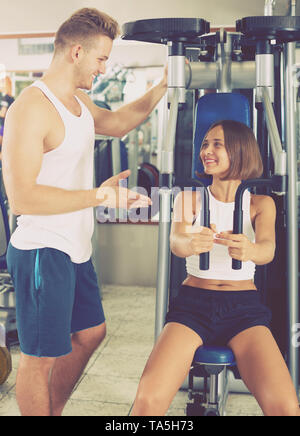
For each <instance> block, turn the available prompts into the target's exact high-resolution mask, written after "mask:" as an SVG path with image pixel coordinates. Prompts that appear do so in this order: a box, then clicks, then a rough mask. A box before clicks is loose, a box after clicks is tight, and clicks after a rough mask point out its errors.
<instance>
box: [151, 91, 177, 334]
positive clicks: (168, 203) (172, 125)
mask: <svg viewBox="0 0 300 436" xmlns="http://www.w3.org/2000/svg"><path fill="white" fill-rule="evenodd" d="M178 105H179V90H178V88H174V89H173V92H172V100H171V106H170V113H169V120H168V126H167V132H166V137H165V141H164V144H163V147H162V151H161V186H162V188H161V189H160V191H159V202H160V207H159V230H158V256H157V281H156V316H155V340H156V339H157V338H158V336H159V334H160V332H161V331H162V329H163V326H164V323H165V317H166V313H167V308H168V299H169V281H170V240H169V238H170V228H171V210H172V199H173V198H172V176H173V172H174V147H175V136H176V125H177V116H178Z"/></svg>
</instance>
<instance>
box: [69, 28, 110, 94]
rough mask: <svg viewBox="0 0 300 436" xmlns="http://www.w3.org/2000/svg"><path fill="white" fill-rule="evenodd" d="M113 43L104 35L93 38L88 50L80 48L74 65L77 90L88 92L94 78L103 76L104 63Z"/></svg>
mask: <svg viewBox="0 0 300 436" xmlns="http://www.w3.org/2000/svg"><path fill="white" fill-rule="evenodd" d="M112 45H113V41H112V39H111V38H109V37H108V36H105V35H100V36H97V37H95V38H94V40H93V44H91V46H90V48H86V49H84V48H83V47H82V48H81V52H80V56H79V57H78V61H77V62H76V63H75V68H76V76H75V77H76V81H78V86H77V87H78V88H81V89H87V90H90V89H91V88H92V85H93V81H94V79H95V77H97V76H98V75H99V74H104V73H105V71H106V65H105V64H106V61H107V60H108V58H109V55H110V52H111V49H112Z"/></svg>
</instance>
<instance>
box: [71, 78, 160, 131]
mask: <svg viewBox="0 0 300 436" xmlns="http://www.w3.org/2000/svg"><path fill="white" fill-rule="evenodd" d="M166 74H167V73H166V72H165V77H164V79H163V80H162V81H161V82H160V83H159V84H158V85H156V86H154V87H153V88H151V89H150V90H149V91H148V92H147V93H146V94H144V95H143V96H142V97H140V98H139V99H137V100H135V101H133V102H131V103H128V104H126V105H124V106H122V107H121V108H119V109H118V110H116V111H109V110H107V109H103V108H99V107H98V106H97V105H95V104H94V103H93V102H92V100H91V99H90V97H89V96H88V95H87V94H85V93H84V92H83V91H80V90H78V92H77V95H78V97H79V98H80V99H81V100H82V101H83V102H84V103H85V104H86V106H87V107H88V108H89V110H90V112H91V113H92V115H93V117H94V120H95V131H96V133H97V134H101V135H106V136H114V137H117V138H121V137H122V136H124V135H125V134H126V133H128V132H130V131H131V130H133V129H135V128H136V127H137V126H139V125H140V124H141V123H142V122H143V121H145V119H147V117H148V116H149V115H150V114H151V112H152V111H153V109H154V108H155V106H156V105H157V104H158V103H159V101H160V100H161V98H162V97H163V96H164V94H165V93H166V91H167V79H166Z"/></svg>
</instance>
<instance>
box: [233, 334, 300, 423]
mask: <svg viewBox="0 0 300 436" xmlns="http://www.w3.org/2000/svg"><path fill="white" fill-rule="evenodd" d="M228 345H229V346H230V347H231V348H232V350H233V352H234V355H235V358H236V362H237V366H238V369H239V372H240V375H241V377H242V379H243V381H244V382H245V384H246V386H247V387H248V389H249V390H250V392H251V393H252V394H253V395H254V396H255V398H256V400H257V402H258V403H259V405H260V407H261V408H262V410H263V412H264V413H265V414H266V415H269V414H275V413H276V410H278V412H279V411H281V412H282V413H283V412H284V409H285V410H286V411H291V410H294V411H295V412H296V413H298V410H299V409H298V399H297V395H296V391H295V388H294V385H293V382H292V379H291V377H290V374H289V371H288V368H287V366H286V363H285V361H284V359H283V357H282V354H281V352H280V350H279V348H278V346H277V344H276V341H275V339H274V338H273V335H272V333H271V332H270V330H269V329H268V328H267V327H264V326H255V327H251V328H249V329H247V330H244V331H243V332H241V333H239V334H238V335H236V336H235V337H234V338H232V339H231V340H230V341H229V344H228Z"/></svg>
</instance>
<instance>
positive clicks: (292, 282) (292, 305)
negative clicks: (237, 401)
mask: <svg viewBox="0 0 300 436" xmlns="http://www.w3.org/2000/svg"><path fill="white" fill-rule="evenodd" d="M295 48H296V45H295V43H294V42H290V43H287V44H285V47H284V61H285V62H284V69H285V71H284V72H285V81H284V91H285V92H284V94H285V95H284V104H285V114H286V117H285V132H286V149H287V165H288V190H287V191H288V194H287V282H288V323H289V326H288V327H289V333H288V366H289V370H290V373H291V376H292V379H293V382H294V385H295V387H296V389H297V391H298V386H299V380H298V379H299V354H298V353H299V350H298V348H296V347H294V346H293V341H292V335H293V327H294V326H295V325H296V323H298V322H299V295H298V257H299V255H298V196H297V143H296V98H295V92H294V87H293V79H294V77H293V76H294V71H293V67H294V64H295Z"/></svg>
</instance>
